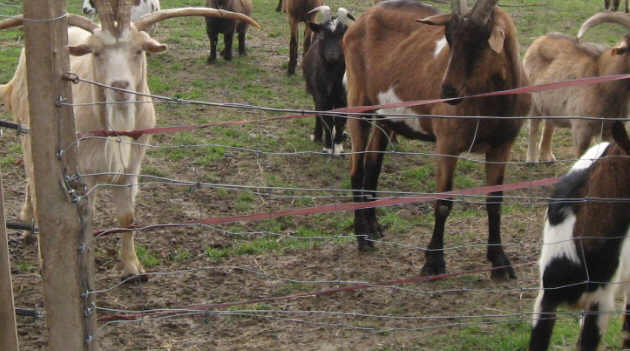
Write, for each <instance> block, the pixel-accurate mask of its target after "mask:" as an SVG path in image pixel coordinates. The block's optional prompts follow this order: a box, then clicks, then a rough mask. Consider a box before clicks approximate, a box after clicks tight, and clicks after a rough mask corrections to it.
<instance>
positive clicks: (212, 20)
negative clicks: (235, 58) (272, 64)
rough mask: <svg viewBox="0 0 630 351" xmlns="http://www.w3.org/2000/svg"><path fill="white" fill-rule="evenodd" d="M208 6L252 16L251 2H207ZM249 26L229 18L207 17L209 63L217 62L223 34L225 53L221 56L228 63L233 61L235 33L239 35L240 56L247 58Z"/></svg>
mask: <svg viewBox="0 0 630 351" xmlns="http://www.w3.org/2000/svg"><path fill="white" fill-rule="evenodd" d="M206 6H208V7H211V8H215V9H219V10H227V11H232V12H237V13H242V14H244V15H247V16H250V15H251V14H252V2H251V0H207V2H206ZM248 26H249V24H248V23H247V22H243V21H235V20H233V19H228V18H216V17H206V34H208V39H209V40H210V56H208V63H209V64H212V63H215V62H216V60H217V44H218V41H219V34H223V51H221V55H222V56H223V58H224V59H225V60H226V61H229V60H231V59H232V41H233V38H234V32H237V33H238V54H239V56H247V48H246V46H245V36H246V34H247V27H248Z"/></svg>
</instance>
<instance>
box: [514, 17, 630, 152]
mask: <svg viewBox="0 0 630 351" xmlns="http://www.w3.org/2000/svg"><path fill="white" fill-rule="evenodd" d="M606 22H610V23H617V24H621V25H623V26H624V27H626V28H629V29H630V16H628V14H625V13H613V12H603V13H598V14H596V15H594V16H592V17H591V18H589V19H588V20H587V21H586V22H584V24H583V25H582V28H580V31H579V33H578V36H577V39H576V38H574V37H570V36H567V35H563V34H558V33H552V34H548V35H545V36H542V37H540V38H538V39H536V40H535V41H534V42H533V43H532V45H530V46H529V48H528V49H527V52H526V53H525V56H524V58H523V66H524V68H525V73H526V74H527V78H529V81H530V83H531V84H544V83H551V82H557V81H562V80H568V79H575V78H582V77H590V76H599V75H608V74H619V73H628V72H630V57H629V56H628V47H629V43H628V38H627V37H624V38H623V39H622V40H621V41H620V42H619V43H618V44H617V45H616V46H615V48H613V49H612V50H611V48H609V47H606V46H604V45H598V44H592V43H582V42H580V41H579V39H580V38H581V37H582V36H583V35H584V34H585V33H586V32H587V31H588V30H589V29H590V28H593V27H594V26H596V25H598V24H600V23H606ZM629 102H630V87H629V86H628V83H627V82H626V81H617V82H609V83H602V84H596V85H589V86H582V87H571V88H565V89H559V90H553V91H548V92H543V93H537V94H532V110H531V112H530V115H532V116H585V117H591V116H596V117H626V116H627V114H628V103H629ZM540 121H541V120H540V119H532V120H530V127H529V143H528V146H527V161H528V162H538V161H539V160H540V161H545V162H549V161H554V160H555V156H554V155H553V153H552V151H551V137H552V136H553V130H554V128H556V127H564V128H568V127H570V128H571V132H572V134H573V145H574V147H575V154H576V156H579V155H581V154H583V153H584V151H586V149H587V148H588V146H589V145H590V143H591V138H592V137H593V135H597V134H600V133H602V134H603V136H604V138H605V139H609V136H610V127H611V125H612V123H611V122H602V121H601V120H576V119H546V120H545V127H544V131H543V137H542V140H541V141H540V146H539V148H540V153H539V152H538V150H537V149H538V147H537V145H536V144H537V141H538V133H539V124H540Z"/></svg>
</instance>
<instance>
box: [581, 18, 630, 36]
mask: <svg viewBox="0 0 630 351" xmlns="http://www.w3.org/2000/svg"><path fill="white" fill-rule="evenodd" d="M601 23H617V24H621V25H622V26H624V27H626V28H628V29H630V16H628V15H627V14H625V13H621V12H599V13H596V14H594V15H593V16H591V17H590V18H589V19H587V20H586V21H585V22H584V24H582V27H580V31H579V32H578V34H577V38H578V39H582V37H583V36H584V34H586V32H587V31H588V30H589V29H591V28H593V27H595V26H597V25H598V24H601Z"/></svg>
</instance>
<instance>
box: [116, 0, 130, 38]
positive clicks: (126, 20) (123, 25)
mask: <svg viewBox="0 0 630 351" xmlns="http://www.w3.org/2000/svg"><path fill="white" fill-rule="evenodd" d="M131 5H132V3H131V0H124V1H123V0H119V1H118V17H117V18H116V20H117V21H118V31H119V32H120V33H122V32H124V31H125V30H126V29H128V28H129V24H130V23H131Z"/></svg>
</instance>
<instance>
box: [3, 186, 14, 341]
mask: <svg viewBox="0 0 630 351" xmlns="http://www.w3.org/2000/svg"><path fill="white" fill-rule="evenodd" d="M8 239H9V238H8V236H7V228H6V227H5V219H4V193H3V189H2V178H1V177H0V350H3V351H18V337H17V329H16V324H15V305H14V304H13V284H12V282H11V261H10V260H9V256H10V255H9V245H8Z"/></svg>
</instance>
